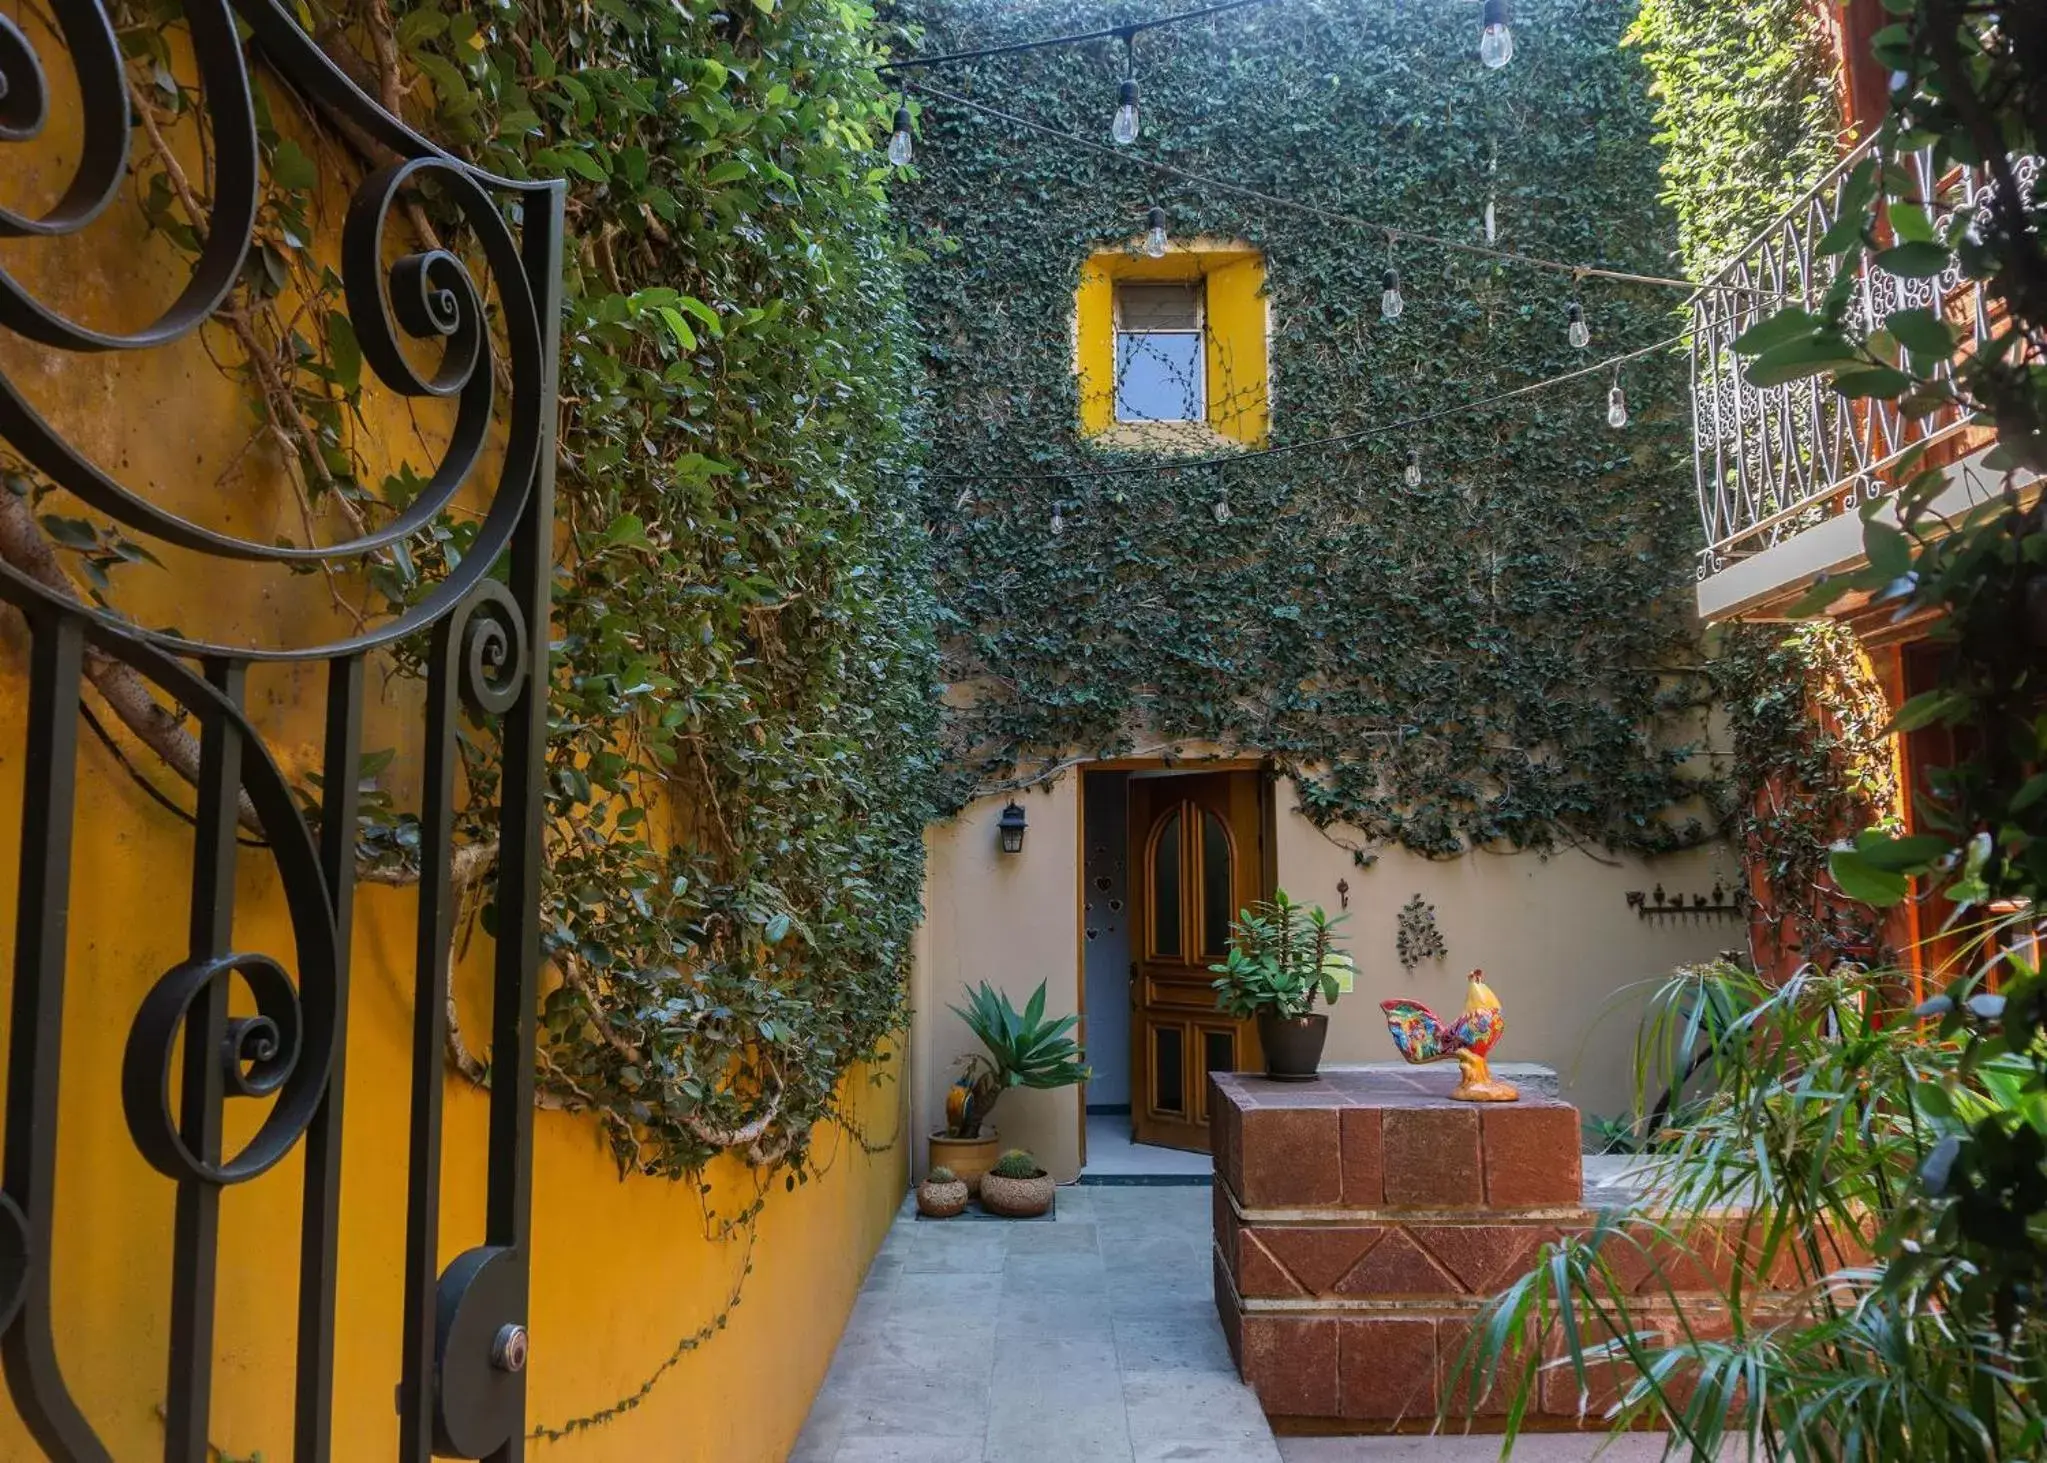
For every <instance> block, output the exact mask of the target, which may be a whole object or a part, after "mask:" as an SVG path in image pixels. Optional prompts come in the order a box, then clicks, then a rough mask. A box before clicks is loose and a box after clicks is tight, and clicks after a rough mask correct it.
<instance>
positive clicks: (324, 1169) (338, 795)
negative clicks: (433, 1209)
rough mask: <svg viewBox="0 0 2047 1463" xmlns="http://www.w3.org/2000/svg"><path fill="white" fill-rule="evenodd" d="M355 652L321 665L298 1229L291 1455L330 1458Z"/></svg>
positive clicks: (351, 881) (358, 725)
mask: <svg viewBox="0 0 2047 1463" xmlns="http://www.w3.org/2000/svg"><path fill="white" fill-rule="evenodd" d="M362 682H363V660H362V657H361V656H360V655H342V656H336V657H335V658H334V659H333V660H331V661H329V662H328V664H327V737H326V752H325V756H324V759H323V761H322V763H321V766H322V768H323V772H322V779H323V780H322V786H321V798H320V868H321V872H322V873H324V874H325V875H326V877H327V897H328V899H329V900H330V901H331V902H332V904H333V906H334V1054H333V1057H332V1059H331V1062H330V1064H329V1066H328V1075H327V1092H326V1095H325V1096H324V1097H322V1098H321V1099H320V1106H319V1108H318V1110H317V1111H315V1112H314V1114H313V1121H312V1124H311V1125H310V1126H309V1127H308V1128H307V1129H306V1186H305V1200H304V1207H303V1210H302V1212H301V1218H300V1230H299V1318H298V1396H297V1403H296V1407H295V1410H294V1413H293V1418H292V1457H293V1458H294V1459H296V1460H297V1463H327V1459H328V1457H329V1456H330V1454H331V1452H332V1450H333V1446H334V1322H335V1316H334V1283H335V1267H336V1265H337V1263H338V1261H337V1254H336V1237H337V1235H338V1234H339V1231H340V1224H341V1110H342V1104H341V1098H342V1076H343V1070H344V1067H345V1065H346V1060H347V1056H348V962H349V945H350V935H351V923H352V921H353V919H354V912H355V822H356V814H357V810H358V808H359V806H360V804H361V787H360V783H359V775H360V768H361V765H362Z"/></svg>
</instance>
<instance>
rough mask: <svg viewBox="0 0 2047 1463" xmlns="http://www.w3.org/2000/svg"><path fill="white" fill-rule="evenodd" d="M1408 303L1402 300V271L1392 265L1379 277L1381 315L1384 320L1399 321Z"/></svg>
mask: <svg viewBox="0 0 2047 1463" xmlns="http://www.w3.org/2000/svg"><path fill="white" fill-rule="evenodd" d="M1406 307H1407V302H1406V301H1405V300H1403V299H1401V298H1400V271H1399V270H1397V269H1394V268H1393V267H1391V266H1390V265H1389V266H1388V267H1387V270H1386V272H1385V273H1384V274H1382V275H1380V276H1379V315H1380V317H1381V318H1382V319H1386V320H1398V319H1399V318H1400V312H1401V311H1402V310H1403V309H1405V308H1406Z"/></svg>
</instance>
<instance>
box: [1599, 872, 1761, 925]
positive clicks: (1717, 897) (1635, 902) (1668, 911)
mask: <svg viewBox="0 0 2047 1463" xmlns="http://www.w3.org/2000/svg"><path fill="white" fill-rule="evenodd" d="M1628 908H1630V909H1632V910H1634V911H1635V914H1636V916H1637V917H1638V918H1641V919H1657V918H1672V919H1677V918H1684V919H1714V918H1719V919H1740V918H1744V917H1745V916H1746V915H1747V913H1748V895H1747V893H1746V892H1745V891H1744V890H1742V889H1741V888H1739V887H1737V888H1736V889H1735V890H1734V892H1733V893H1731V894H1730V893H1729V892H1728V890H1727V887H1726V886H1725V885H1724V884H1722V883H1721V882H1720V881H1719V880H1718V879H1715V880H1714V881H1713V892H1712V893H1711V894H1694V895H1692V896H1691V898H1689V899H1687V898H1686V897H1685V896H1684V895H1682V894H1674V895H1673V894H1665V893H1664V892H1663V886H1662V885H1661V884H1658V885H1657V886H1656V887H1655V888H1654V889H1652V890H1650V891H1649V892H1648V893H1647V894H1644V893H1643V892H1642V891H1641V890H1640V889H1630V890H1629V891H1628Z"/></svg>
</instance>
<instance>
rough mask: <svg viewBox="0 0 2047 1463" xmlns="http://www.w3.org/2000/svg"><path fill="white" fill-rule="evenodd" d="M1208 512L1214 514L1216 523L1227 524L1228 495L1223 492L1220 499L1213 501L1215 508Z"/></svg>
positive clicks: (1228, 514) (1228, 512)
mask: <svg viewBox="0 0 2047 1463" xmlns="http://www.w3.org/2000/svg"><path fill="white" fill-rule="evenodd" d="M1210 511H1211V512H1213V513H1214V514H1215V521H1216V522H1217V523H1228V522H1229V521H1230V497H1229V494H1228V493H1227V492H1225V493H1224V494H1223V496H1222V497H1220V498H1217V499H1216V500H1215V507H1214V508H1213V509H1212V510H1210Z"/></svg>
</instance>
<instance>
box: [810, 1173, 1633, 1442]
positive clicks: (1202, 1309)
mask: <svg viewBox="0 0 2047 1463" xmlns="http://www.w3.org/2000/svg"><path fill="white" fill-rule="evenodd" d="M1210 1213H1211V1207H1210V1195H1209V1194H1208V1192H1207V1191H1206V1190H1199V1189H1196V1190H1190V1189H1175V1188H1128V1189H1116V1188H1099V1189H1078V1190H1077V1189H1071V1188H1068V1189H1062V1190H1061V1191H1060V1193H1059V1209H1058V1219H1057V1222H1056V1223H1054V1224H1003V1223H997V1222H994V1221H969V1222H964V1223H956V1224H948V1223H934V1222H931V1221H922V1222H920V1221H918V1220H916V1219H915V1218H914V1214H915V1209H914V1206H913V1205H912V1204H910V1203H907V1202H906V1204H905V1207H904V1209H903V1210H902V1212H901V1214H900V1215H899V1217H898V1219H897V1222H896V1223H895V1225H894V1226H893V1227H892V1228H891V1229H890V1231H889V1235H888V1238H887V1239H886V1240H885V1241H884V1242H883V1244H882V1246H881V1250H880V1253H879V1255H878V1256H877V1258H876V1260H875V1262H874V1264H873V1266H872V1267H871V1268H870V1269H869V1272H868V1275H867V1278H866V1280H865V1282H864V1283H863V1284H862V1286H861V1291H860V1295H859V1298H858V1299H857V1300H856V1302H855V1303H854V1307H853V1312H852V1315H851V1316H850V1317H849V1318H848V1320H847V1323H846V1329H845V1334H844V1335H843V1336H842V1337H841V1339H840V1341H839V1346H838V1350H837V1352H836V1353H835V1355H834V1357H833V1360H832V1366H831V1369H830V1371H829V1372H828V1373H827V1374H826V1377H825V1382H824V1385H823V1386H822V1388H820V1390H819V1392H818V1395H817V1399H816V1401H815V1402H814V1403H813V1404H812V1406H811V1409H810V1416H809V1418H808V1419H807V1420H806V1421H805V1424H804V1428H803V1431H802V1433H801V1434H800V1435H799V1436H798V1438H797V1441H796V1444H795V1447H794V1449H793V1450H792V1451H791V1453H790V1454H789V1459H788V1463H1492V1460H1494V1459H1496V1458H1497V1457H1498V1456H1499V1442H1498V1439H1496V1438H1485V1437H1473V1438H1466V1437H1401V1438H1282V1439H1275V1438H1274V1437H1273V1435H1272V1432H1271V1429H1270V1427H1269V1426H1268V1425H1267V1423H1266V1421H1265V1417H1264V1414H1263V1413H1262V1412H1261V1411H1260V1410H1259V1407H1258V1403H1257V1399H1256V1398H1255V1397H1254V1396H1253V1395H1252V1393H1251V1391H1250V1389H1249V1388H1248V1387H1245V1386H1244V1385H1243V1383H1241V1382H1240V1381H1239V1380H1238V1379H1237V1374H1236V1370H1235V1368H1234V1367H1232V1366H1231V1364H1230V1359H1229V1352H1228V1350H1227V1348H1226V1347H1225V1346H1224V1344H1223V1338H1222V1329H1221V1327H1220V1326H1219V1325H1218V1324H1217V1321H1216V1315H1215V1304H1214V1300H1213V1297H1212V1295H1211V1292H1210V1286H1211V1284H1212V1280H1211V1277H1210V1268H1209V1256H1208V1246H1209V1236H1208V1226H1209V1221H1210ZM1599 1443H1600V1439H1598V1438H1593V1437H1585V1436H1536V1437H1529V1438H1526V1439H1524V1440H1523V1441H1522V1443H1521V1444H1520V1445H1519V1446H1518V1447H1516V1449H1515V1451H1514V1454H1513V1463H1588V1460H1591V1459H1592V1458H1593V1456H1594V1453H1595V1451H1596V1449H1597V1448H1598V1446H1599ZM1661 1446H1662V1440H1661V1439H1660V1438H1653V1437H1649V1436H1646V1435H1637V1436H1634V1437H1630V1438H1626V1439H1622V1440H1621V1441H1620V1442H1619V1443H1617V1444H1615V1445H1614V1446H1613V1447H1611V1448H1609V1449H1608V1451H1607V1452H1606V1453H1604V1454H1602V1455H1600V1456H1601V1458H1602V1460H1612V1463H1648V1460H1650V1459H1654V1458H1657V1457H1659V1456H1660V1453H1661Z"/></svg>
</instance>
